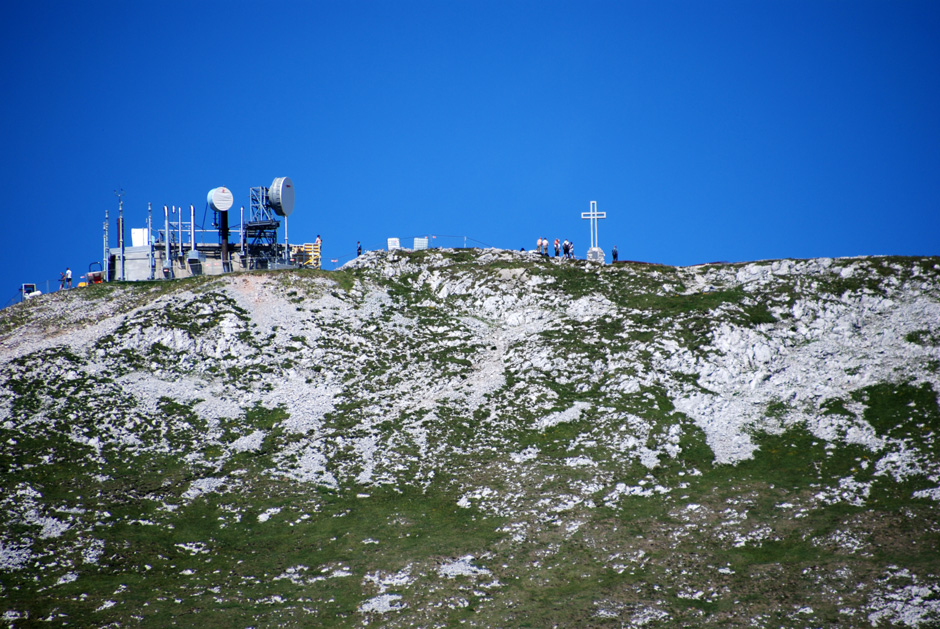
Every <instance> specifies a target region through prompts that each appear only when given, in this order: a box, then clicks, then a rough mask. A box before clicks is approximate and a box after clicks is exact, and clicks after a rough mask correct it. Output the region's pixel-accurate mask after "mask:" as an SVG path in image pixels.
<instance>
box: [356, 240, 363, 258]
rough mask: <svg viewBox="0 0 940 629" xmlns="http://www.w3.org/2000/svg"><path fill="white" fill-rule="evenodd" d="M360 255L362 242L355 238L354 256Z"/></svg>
mask: <svg viewBox="0 0 940 629" xmlns="http://www.w3.org/2000/svg"><path fill="white" fill-rule="evenodd" d="M361 255H362V243H361V242H359V241H358V240H357V241H356V257H357V258H358V257H359V256H361Z"/></svg>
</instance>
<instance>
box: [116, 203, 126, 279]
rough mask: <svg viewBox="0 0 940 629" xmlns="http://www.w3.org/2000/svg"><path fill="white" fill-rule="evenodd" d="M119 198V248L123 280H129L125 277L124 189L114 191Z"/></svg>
mask: <svg viewBox="0 0 940 629" xmlns="http://www.w3.org/2000/svg"><path fill="white" fill-rule="evenodd" d="M114 196H116V197H117V198H118V248H119V249H120V250H121V278H120V279H121V280H122V281H123V280H125V279H127V276H126V275H124V188H121V189H120V190H115V191H114Z"/></svg>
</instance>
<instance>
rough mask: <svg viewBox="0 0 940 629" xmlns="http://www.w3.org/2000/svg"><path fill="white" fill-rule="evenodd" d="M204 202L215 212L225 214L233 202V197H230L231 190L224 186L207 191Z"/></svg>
mask: <svg viewBox="0 0 940 629" xmlns="http://www.w3.org/2000/svg"><path fill="white" fill-rule="evenodd" d="M206 202H207V203H208V204H209V207H210V208H212V209H213V210H215V211H216V212H227V211H228V210H229V209H230V208H231V207H232V204H233V203H234V202H235V197H233V196H232V191H231V190H229V189H228V188H226V187H225V186H219V187H218V188H213V189H212V190H210V191H209V195H208V196H207V197H206Z"/></svg>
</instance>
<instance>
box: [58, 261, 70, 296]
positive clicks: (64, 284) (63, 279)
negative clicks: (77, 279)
mask: <svg viewBox="0 0 940 629" xmlns="http://www.w3.org/2000/svg"><path fill="white" fill-rule="evenodd" d="M63 288H72V269H71V267H65V273H60V274H59V290H62V289H63Z"/></svg>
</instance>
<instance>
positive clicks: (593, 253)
mask: <svg viewBox="0 0 940 629" xmlns="http://www.w3.org/2000/svg"><path fill="white" fill-rule="evenodd" d="M581 218H586V219H588V220H589V221H591V248H590V249H588V252H587V259H588V260H591V261H593V262H600V263H603V262H604V250H603V249H601V248H600V247H599V246H598V244H597V219H599V218H607V212H598V211H597V201H591V211H590V212H581Z"/></svg>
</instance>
